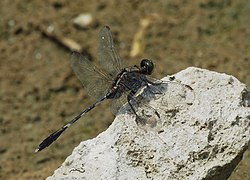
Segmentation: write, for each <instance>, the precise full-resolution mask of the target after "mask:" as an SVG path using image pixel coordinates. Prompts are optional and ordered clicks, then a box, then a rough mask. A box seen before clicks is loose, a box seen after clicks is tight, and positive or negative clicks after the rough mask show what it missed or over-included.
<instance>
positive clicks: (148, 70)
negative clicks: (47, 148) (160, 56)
mask: <svg viewBox="0 0 250 180" xmlns="http://www.w3.org/2000/svg"><path fill="white" fill-rule="evenodd" d="M141 68H142V73H143V74H145V75H151V74H152V72H153V70H154V63H153V62H152V61H150V60H148V59H143V60H142V61H141Z"/></svg>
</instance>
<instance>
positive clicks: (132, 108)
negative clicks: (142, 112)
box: [127, 91, 146, 125]
mask: <svg viewBox="0 0 250 180" xmlns="http://www.w3.org/2000/svg"><path fill="white" fill-rule="evenodd" d="M134 95H135V92H133V91H131V92H130V93H129V94H128V96H127V101H128V104H129V106H130V108H131V110H132V111H133V113H134V114H135V116H136V118H135V122H136V124H137V125H138V124H141V125H145V124H146V120H145V119H143V118H142V117H140V116H139V115H138V114H137V113H136V111H135V109H134V107H133V105H132V104H131V100H133V97H134Z"/></svg>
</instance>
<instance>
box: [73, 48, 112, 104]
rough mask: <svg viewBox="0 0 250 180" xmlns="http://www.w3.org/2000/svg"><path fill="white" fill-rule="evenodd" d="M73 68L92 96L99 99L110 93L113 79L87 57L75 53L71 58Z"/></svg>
mask: <svg viewBox="0 0 250 180" xmlns="http://www.w3.org/2000/svg"><path fill="white" fill-rule="evenodd" d="M71 66H72V68H73V70H74V72H75V74H76V76H77V77H78V79H79V80H80V81H81V82H82V84H83V86H84V88H85V89H86V90H87V92H88V94H89V95H90V96H92V97H94V98H96V99H99V98H101V97H103V96H104V95H105V94H106V93H107V92H108V90H109V88H110V87H111V85H112V79H111V78H110V77H109V76H108V75H106V74H105V73H103V72H102V71H101V70H100V69H98V68H97V67H96V66H95V65H94V64H93V63H92V62H90V61H89V60H88V59H87V58H86V57H85V56H83V55H81V54H80V53H78V52H74V53H73V54H72V57H71Z"/></svg>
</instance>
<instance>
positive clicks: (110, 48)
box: [99, 26, 123, 77]
mask: <svg viewBox="0 0 250 180" xmlns="http://www.w3.org/2000/svg"><path fill="white" fill-rule="evenodd" d="M99 41H100V45H99V63H100V65H101V66H102V68H103V69H104V70H105V71H106V72H107V73H108V74H110V75H111V76H113V77H115V76H116V75H117V74H118V73H119V72H120V71H121V69H122V68H123V66H122V63H121V59H120V57H119V55H118V53H117V51H116V49H115V46H114V42H113V38H112V34H111V31H110V28H109V27H108V26H105V27H103V28H102V30H101V31H100V34H99Z"/></svg>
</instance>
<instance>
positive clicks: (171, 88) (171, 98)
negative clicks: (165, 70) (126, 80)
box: [144, 77, 195, 107]
mask: <svg viewBox="0 0 250 180" xmlns="http://www.w3.org/2000/svg"><path fill="white" fill-rule="evenodd" d="M147 79H148V81H149V84H150V86H149V87H148V88H147V89H146V90H145V92H144V93H146V94H147V95H148V96H150V95H151V96H154V97H157V95H158V94H162V95H163V96H162V104H163V105H165V106H168V105H169V106H172V107H174V106H178V105H183V104H192V103H193V101H194V100H195V93H194V91H193V89H192V88H191V87H190V86H189V85H186V84H183V83H181V82H180V81H177V80H156V79H153V78H149V77H147Z"/></svg>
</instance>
